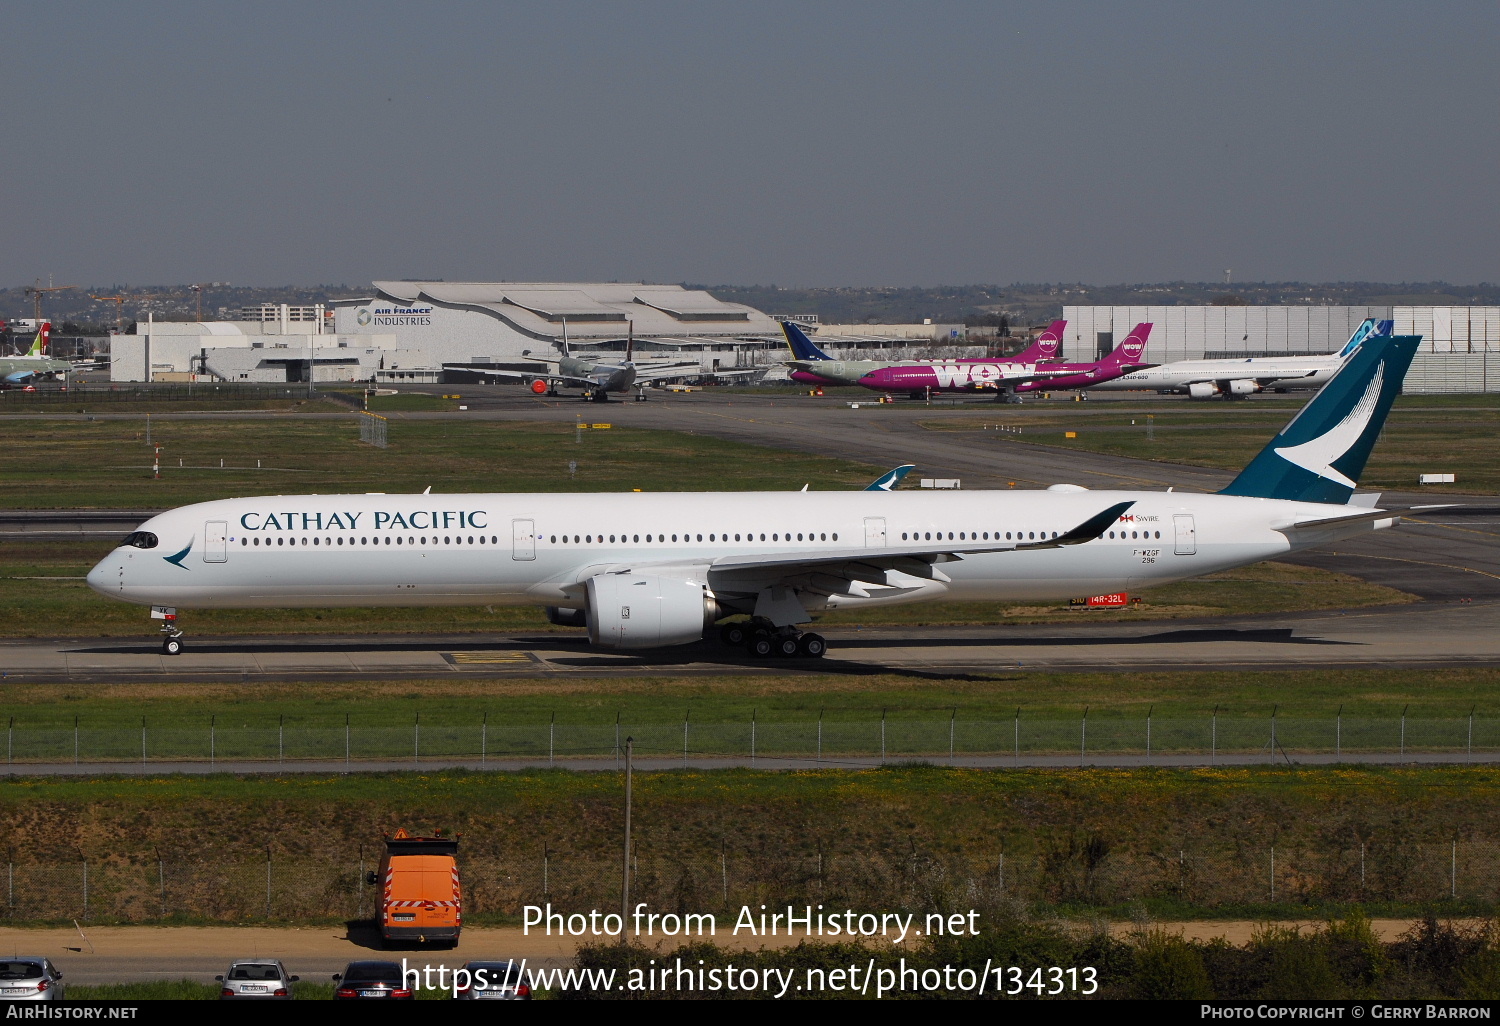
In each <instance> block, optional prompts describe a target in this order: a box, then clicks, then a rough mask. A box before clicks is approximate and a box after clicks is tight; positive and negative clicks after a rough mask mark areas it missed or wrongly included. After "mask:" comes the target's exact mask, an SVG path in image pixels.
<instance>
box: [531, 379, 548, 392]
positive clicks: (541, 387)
mask: <svg viewBox="0 0 1500 1026" xmlns="http://www.w3.org/2000/svg"><path fill="white" fill-rule="evenodd" d="M531 390H532V391H533V392H535V393H536V394H537V395H546V394H547V383H546V382H545V381H542V380H541V379H538V380H536V381H533V382H532V383H531Z"/></svg>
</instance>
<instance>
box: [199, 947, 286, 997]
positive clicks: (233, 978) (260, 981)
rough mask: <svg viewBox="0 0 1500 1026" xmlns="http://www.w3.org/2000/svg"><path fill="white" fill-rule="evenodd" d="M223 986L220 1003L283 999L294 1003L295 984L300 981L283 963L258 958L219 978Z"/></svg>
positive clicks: (231, 965)
mask: <svg viewBox="0 0 1500 1026" xmlns="http://www.w3.org/2000/svg"><path fill="white" fill-rule="evenodd" d="M214 979H215V980H217V981H218V982H219V983H220V984H221V986H220V988H219V1000H220V1001H233V1000H236V999H239V998H245V999H248V1000H260V999H271V1000H276V999H280V1000H283V1001H290V1000H291V998H292V984H294V983H296V982H297V980H298V977H296V976H290V975H288V974H287V971H286V966H284V965H282V964H281V963H280V962H277V961H273V960H269V959H264V958H257V959H250V960H242V961H235V962H230V963H229V968H228V969H226V970H225V971H224V975H223V976H215V977H214Z"/></svg>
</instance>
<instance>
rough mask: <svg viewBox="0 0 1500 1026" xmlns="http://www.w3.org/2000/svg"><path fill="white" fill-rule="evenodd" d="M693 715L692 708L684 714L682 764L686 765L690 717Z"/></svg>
mask: <svg viewBox="0 0 1500 1026" xmlns="http://www.w3.org/2000/svg"><path fill="white" fill-rule="evenodd" d="M692 715H693V710H691V709H689V710H688V711H687V712H685V713H683V714H682V764H683V765H684V766H686V765H687V748H688V718H689V717H690V716H692Z"/></svg>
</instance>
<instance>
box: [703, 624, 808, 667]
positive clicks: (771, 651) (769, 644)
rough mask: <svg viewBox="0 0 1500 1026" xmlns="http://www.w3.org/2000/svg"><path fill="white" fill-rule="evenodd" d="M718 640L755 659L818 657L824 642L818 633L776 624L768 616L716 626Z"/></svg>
mask: <svg viewBox="0 0 1500 1026" xmlns="http://www.w3.org/2000/svg"><path fill="white" fill-rule="evenodd" d="M719 640H720V641H722V642H723V643H724V644H726V645H729V646H731V647H732V648H743V649H744V650H745V651H746V652H749V653H750V655H752V656H754V657H755V658H757V659H768V658H772V657H775V658H778V659H799V658H800V659H821V658H823V654H824V653H825V652H827V651H828V642H826V641H824V640H823V636H822V635H821V634H813V633H812V632H810V631H799V630H797V629H796V628H795V627H777V626H775V625H774V624H772V623H771V622H770V621H769V620H754V619H753V620H736V621H735V622H733V623H726V624H725V625H724V626H723V627H720V628H719Z"/></svg>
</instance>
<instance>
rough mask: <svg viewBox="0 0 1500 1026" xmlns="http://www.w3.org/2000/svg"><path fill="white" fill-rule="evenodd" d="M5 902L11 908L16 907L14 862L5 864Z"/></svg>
mask: <svg viewBox="0 0 1500 1026" xmlns="http://www.w3.org/2000/svg"><path fill="white" fill-rule="evenodd" d="M5 904H6V905H8V906H9V907H11V908H15V907H16V864H15V862H7V863H6V864H5Z"/></svg>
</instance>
